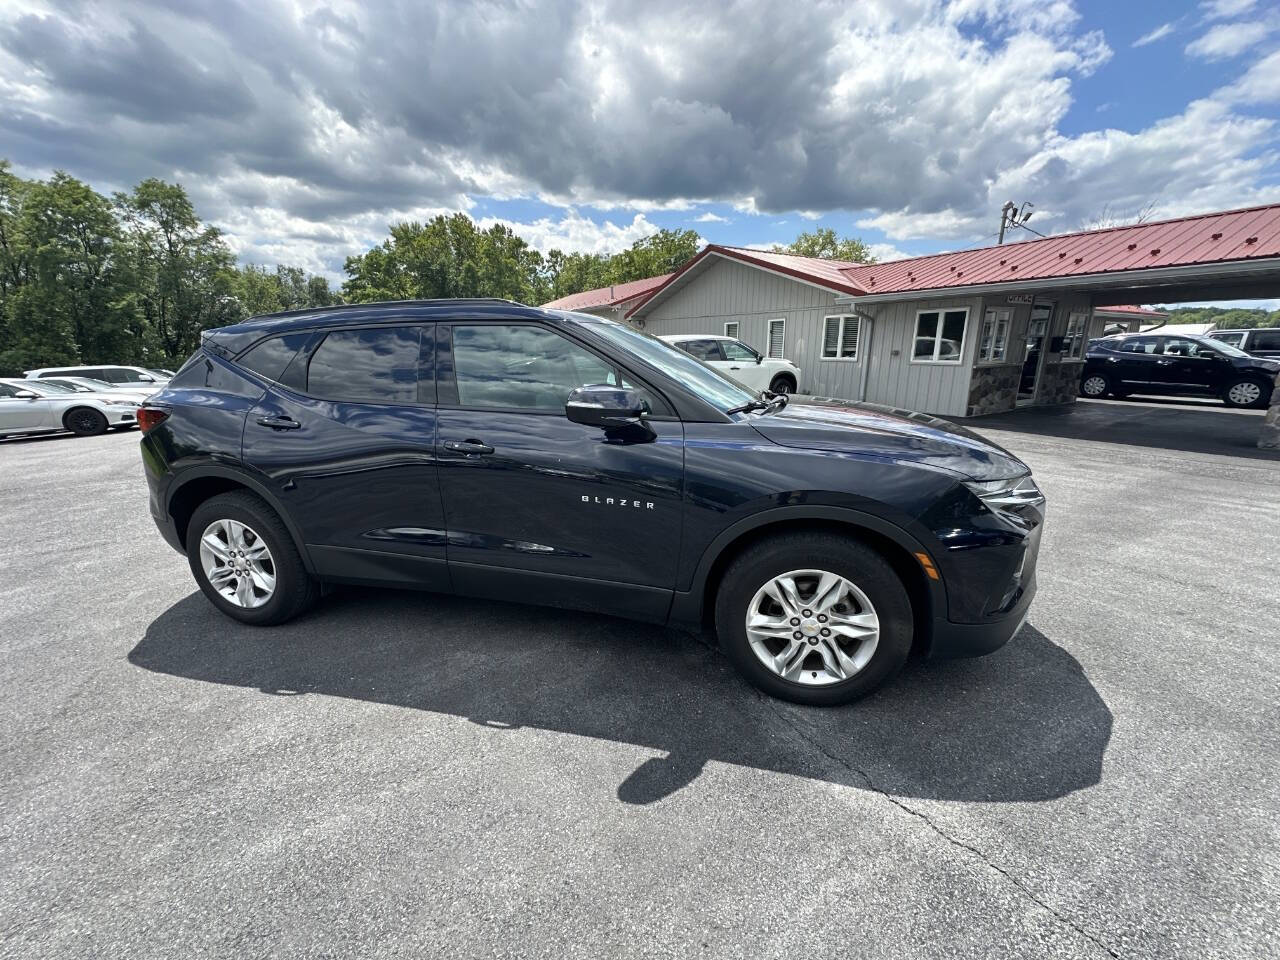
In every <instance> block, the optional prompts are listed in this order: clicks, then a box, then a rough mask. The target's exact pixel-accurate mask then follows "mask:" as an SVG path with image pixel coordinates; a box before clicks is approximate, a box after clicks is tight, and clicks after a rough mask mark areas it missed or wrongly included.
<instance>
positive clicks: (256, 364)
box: [236, 331, 311, 382]
mask: <svg viewBox="0 0 1280 960" xmlns="http://www.w3.org/2000/svg"><path fill="white" fill-rule="evenodd" d="M310 338H311V332H310V331H307V332H306V333H288V334H285V335H284V336H282V337H271V338H270V339H269V340H263V341H262V342H261V343H258V344H256V345H254V346H253V347H250V348H249V352H248V353H246V354H245V355H244V356H242V357H241V358H240V359H239V360H237V361H236V362H237V363H238V364H239V365H240V366H242V367H244V368H246V369H248V370H252V371H253V372H254V373H257V374H260V375H261V376H264V377H266V378H267V379H268V380H274V381H276V382H279V381H280V377H281V375H282V374H283V373H284V368H285V367H287V366H288V365H289V361H290V360H292V359H293V356H294V354H296V353H297V352H298V350H299V349H300V348H301V347H302V346H303V345H304V344H305V343H306V342H307V341H308V340H309V339H310Z"/></svg>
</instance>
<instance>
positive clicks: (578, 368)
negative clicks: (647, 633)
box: [437, 320, 684, 620]
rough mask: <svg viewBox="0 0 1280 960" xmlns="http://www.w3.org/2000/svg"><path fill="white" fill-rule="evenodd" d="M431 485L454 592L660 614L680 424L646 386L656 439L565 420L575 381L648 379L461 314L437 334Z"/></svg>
mask: <svg viewBox="0 0 1280 960" xmlns="http://www.w3.org/2000/svg"><path fill="white" fill-rule="evenodd" d="M437 342H438V352H437V356H438V376H439V401H440V405H439V427H438V433H437V452H438V457H439V465H440V491H441V495H442V496H443V498H444V509H445V521H446V525H447V528H448V558H449V571H450V576H451V577H452V579H453V584H454V588H455V589H456V590H457V591H458V592H460V593H463V594H468V595H472V596H482V597H496V598H498V599H509V600H536V601H537V602H539V603H549V604H559V605H564V606H574V607H583V608H587V609H599V610H602V611H605V612H626V613H627V614H628V615H631V616H636V617H644V618H650V619H655V620H660V619H662V618H663V617H665V615H666V610H667V606H668V604H669V602H670V598H671V592H672V589H673V587H674V583H675V573H676V558H677V557H678V555H679V552H680V550H679V545H680V535H681V526H682V522H683V512H682V503H683V482H684V429H683V425H682V424H681V423H680V421H679V420H678V419H677V418H676V417H675V416H674V415H673V414H672V412H671V410H670V408H669V407H668V406H667V404H666V401H665V400H664V399H663V398H662V397H661V396H660V395H659V394H657V393H656V392H655V391H652V390H648V389H646V390H645V392H646V396H647V397H648V399H649V403H650V406H651V409H652V410H653V414H654V415H653V416H652V417H651V418H650V419H649V423H650V425H651V427H652V436H650V437H647V438H637V437H634V436H629V437H626V438H620V437H617V436H611V435H609V434H607V433H606V432H605V431H603V430H602V429H600V428H598V427H591V426H586V425H583V424H577V423H573V422H571V421H570V420H569V419H568V418H567V417H566V416H565V411H564V405H565V401H566V399H567V398H568V395H569V393H570V391H571V390H573V389H574V388H576V387H579V386H585V385H588V384H592V383H611V384H621V385H624V386H637V387H639V388H644V385H643V384H640V383H638V382H635V381H633V380H632V379H631V378H630V375H624V374H623V372H622V371H620V370H619V369H618V368H617V366H616V365H614V364H613V363H611V362H610V361H608V360H607V359H606V358H604V357H603V356H601V355H600V354H599V353H597V352H596V351H595V350H594V349H591V348H589V347H588V346H586V345H585V344H584V343H582V342H580V341H578V340H576V339H574V338H572V337H570V336H568V335H567V334H565V333H564V332H562V331H560V330H557V329H554V328H552V327H550V326H549V325H543V324H538V323H536V322H513V321H489V322H486V321H461V320H460V321H457V322H454V323H452V324H443V323H442V324H440V325H439V327H438V334H437Z"/></svg>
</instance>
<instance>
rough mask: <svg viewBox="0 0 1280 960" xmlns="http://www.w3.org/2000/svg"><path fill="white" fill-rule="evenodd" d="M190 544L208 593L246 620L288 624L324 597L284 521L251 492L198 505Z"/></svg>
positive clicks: (195, 570) (189, 551) (195, 566)
mask: <svg viewBox="0 0 1280 960" xmlns="http://www.w3.org/2000/svg"><path fill="white" fill-rule="evenodd" d="M186 547H187V561H188V562H189V563H190V565H191V573H192V575H194V576H195V578H196V582H197V583H198V584H199V585H200V589H201V590H202V591H204V595H205V596H206V597H208V598H209V600H210V601H211V602H212V603H213V605H214V606H215V607H217V608H218V609H219V610H221V611H222V612H223V613H225V614H226V615H227V616H229V617H231V618H233V619H235V620H239V621H240V622H241V623H249V624H253V625H255V626H270V625H273V624H277V623H284V622H285V621H286V620H292V619H293V618H294V617H296V616H298V614H300V613H302V612H303V611H304V610H306V609H307V608H308V607H310V606H311V605H312V604H313V603H315V601H316V598H317V597H318V596H319V588H318V586H317V584H316V582H315V581H314V580H313V579H311V577H310V576H309V575H308V574H307V569H306V567H305V566H304V565H303V562H302V557H301V555H300V554H299V553H298V548H297V546H296V545H295V544H294V542H293V537H291V536H290V535H289V531H288V529H287V528H286V527H285V525H284V521H282V520H281V519H280V517H279V516H278V515H277V514H276V512H275V511H274V510H272V509H271V507H269V506H268V505H267V504H266V503H265V502H264V501H263V500H262V499H261V498H259V497H256V496H254V495H253V494H251V493H249V492H247V491H236V492H233V493H224V494H221V495H219V496H216V497H213V498H212V499H210V500H206V501H205V502H204V503H202V504H201V505H200V506H199V507H197V508H196V511H195V513H193V514H192V516H191V522H190V523H189V524H188V525H187V540H186Z"/></svg>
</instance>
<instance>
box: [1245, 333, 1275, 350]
mask: <svg viewBox="0 0 1280 960" xmlns="http://www.w3.org/2000/svg"><path fill="white" fill-rule="evenodd" d="M1249 349H1250V350H1280V330H1255V331H1253V336H1252V337H1250V338H1249Z"/></svg>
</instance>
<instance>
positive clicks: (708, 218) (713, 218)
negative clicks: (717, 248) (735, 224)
mask: <svg viewBox="0 0 1280 960" xmlns="http://www.w3.org/2000/svg"><path fill="white" fill-rule="evenodd" d="M693 222H694V223H729V222H730V220H729V218H728V217H721V216H718V215H716V214H714V213H712V212H711V211H710V210H708V211H707V212H706V213H704V214H702V215H701V216H699V217H694V218H693Z"/></svg>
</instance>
